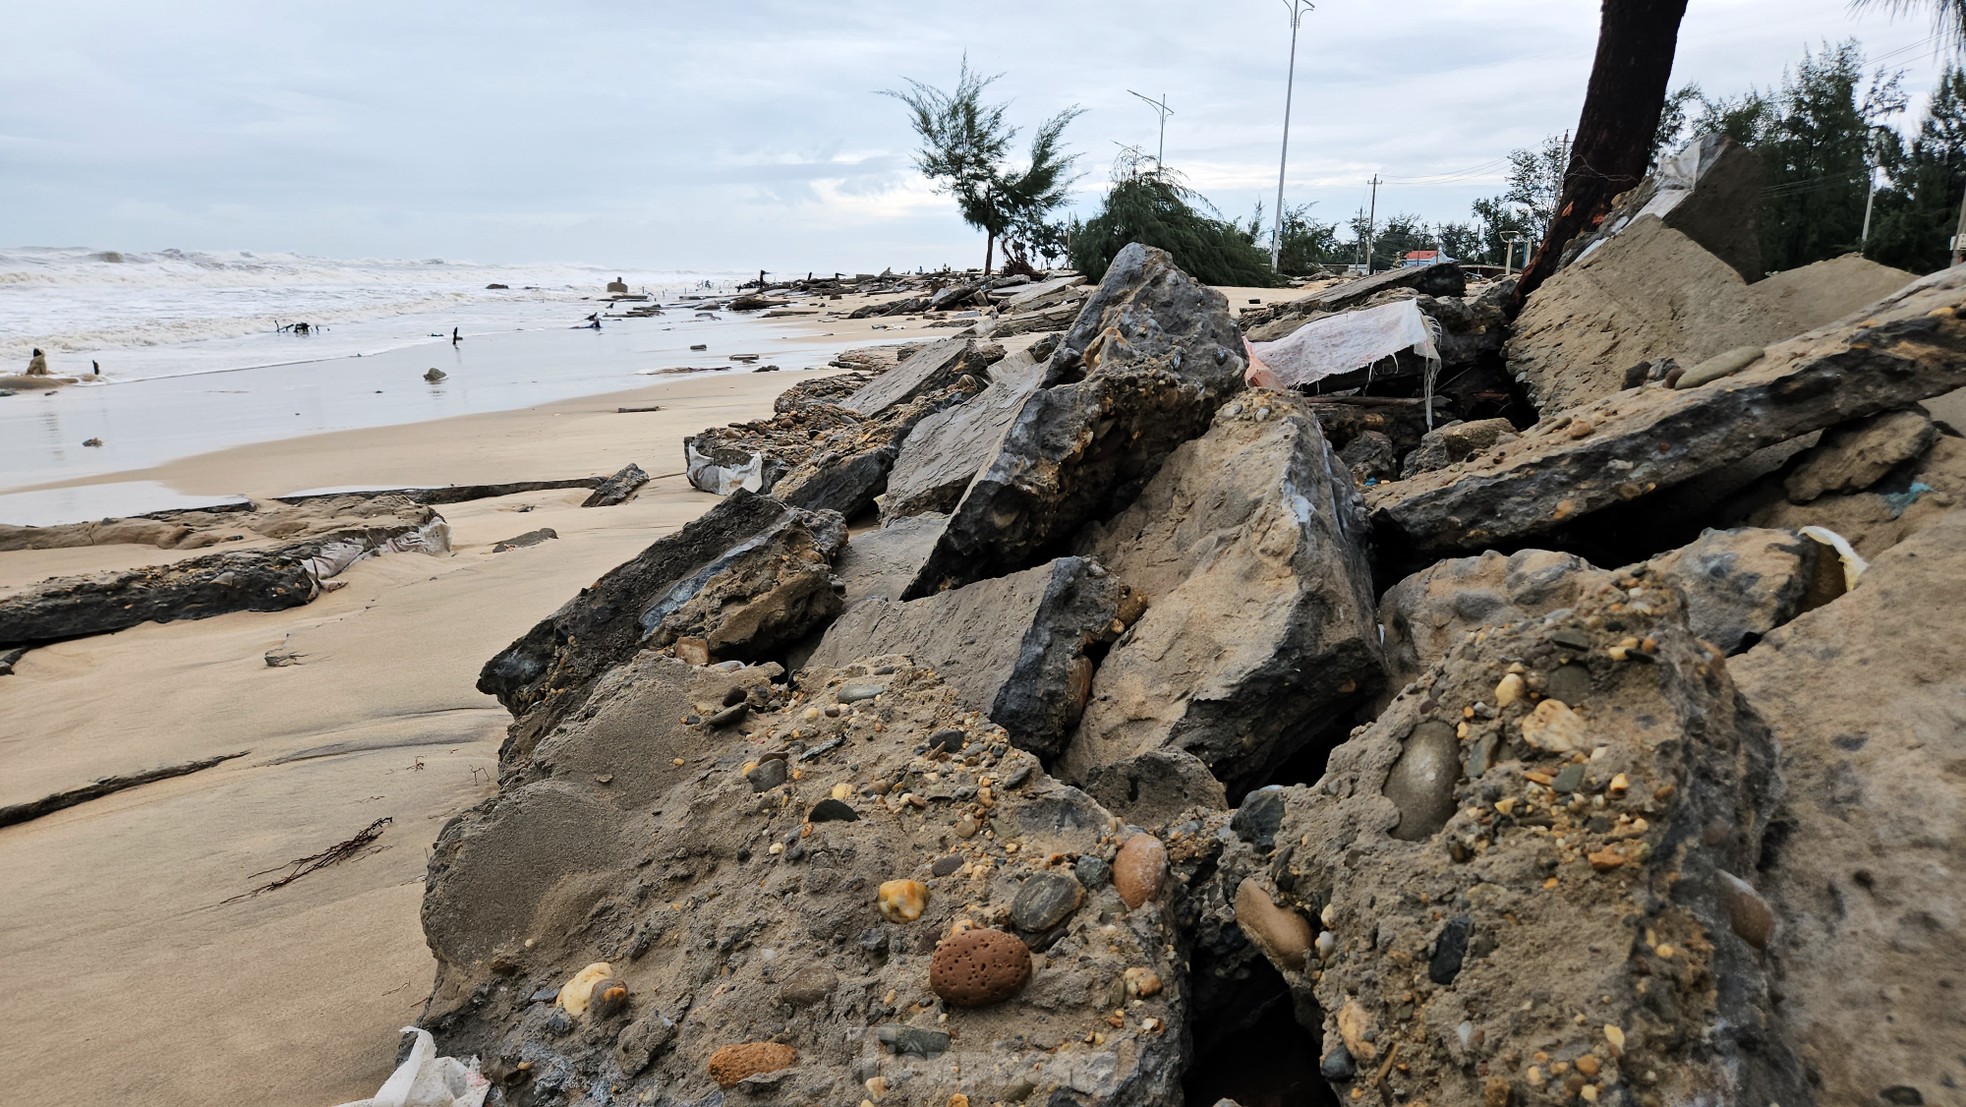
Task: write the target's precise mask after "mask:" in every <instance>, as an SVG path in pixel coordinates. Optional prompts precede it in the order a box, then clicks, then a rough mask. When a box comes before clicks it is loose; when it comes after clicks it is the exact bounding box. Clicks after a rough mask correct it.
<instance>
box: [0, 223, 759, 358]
mask: <svg viewBox="0 0 1966 1107" xmlns="http://www.w3.org/2000/svg"><path fill="white" fill-rule="evenodd" d="M616 277H622V278H624V279H626V280H627V281H628V282H629V284H630V286H631V287H635V288H643V287H646V288H650V289H653V290H679V289H682V288H687V287H695V286H698V285H700V284H701V283H703V282H705V281H708V282H710V283H711V284H712V285H713V286H725V287H727V286H728V285H729V284H730V283H732V282H733V281H735V280H737V279H739V278H738V276H737V274H734V273H724V272H690V271H681V270H656V271H642V272H640V273H637V272H636V271H635V270H632V269H630V270H621V269H607V268H602V267H600V266H596V265H585V264H543V265H491V264H481V263H477V262H470V261H453V260H449V259H444V258H426V259H422V260H416V261H408V260H400V259H390V258H357V259H335V258H321V257H312V256H308V255H304V254H285V253H256V252H251V251H244V250H237V251H197V250H179V249H166V250H157V251H134V250H116V249H104V248H101V247H82V246H75V247H35V246H30V247H10V248H0V366H4V365H5V364H6V363H8V362H11V361H14V360H20V359H25V358H26V357H27V355H28V352H29V351H30V350H31V349H34V348H40V349H44V350H46V351H48V352H49V353H50V354H51V355H59V354H70V355H82V356H89V357H94V356H96V355H112V354H114V353H116V352H119V351H143V350H154V349H155V348H158V347H179V346H185V345H187V344H196V343H210V342H213V341H215V340H223V339H238V338H244V337H247V336H251V335H256V334H270V333H272V332H273V331H274V330H275V328H276V327H277V326H278V325H279V324H282V323H291V322H295V321H304V322H307V323H309V324H312V325H314V326H317V327H318V326H322V325H325V326H327V327H329V328H331V329H332V328H334V327H336V326H346V325H349V324H354V323H363V322H373V321H379V320H388V319H391V318H394V317H408V316H425V315H433V314H438V313H442V314H444V315H445V316H446V319H445V320H444V324H445V325H446V326H447V327H448V326H465V327H470V326H474V325H475V326H500V327H510V326H515V325H516V326H521V327H523V326H526V325H528V320H532V319H536V320H537V325H541V326H546V325H553V324H554V323H556V322H558V317H559V315H560V314H561V312H560V311H559V310H558V309H557V308H556V307H555V306H554V305H557V304H564V303H567V302H570V301H577V300H580V299H583V298H591V297H596V296H600V295H602V294H603V292H604V289H605V287H606V283H607V282H608V281H610V280H613V279H615V278H616ZM493 284H497V285H503V286H506V287H505V288H501V289H490V288H487V287H486V286H487V285H493ZM400 337H401V336H400V335H398V336H394V338H392V339H390V340H392V341H393V340H395V339H398V338H400ZM380 340H382V339H381V337H380V336H368V337H364V338H363V341H367V342H371V343H373V342H375V341H380ZM218 353H219V352H218V351H214V354H215V355H216V354H218ZM118 360H127V359H118ZM174 360H175V361H177V362H182V361H183V360H184V359H183V358H177V359H174ZM194 360H199V359H194Z"/></svg>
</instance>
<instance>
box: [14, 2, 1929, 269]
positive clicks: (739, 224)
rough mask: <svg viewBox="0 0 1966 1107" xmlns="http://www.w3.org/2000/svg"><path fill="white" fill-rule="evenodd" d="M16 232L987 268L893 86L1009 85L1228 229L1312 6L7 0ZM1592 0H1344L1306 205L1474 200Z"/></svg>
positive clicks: (1720, 24)
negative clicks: (1164, 179)
mask: <svg viewBox="0 0 1966 1107" xmlns="http://www.w3.org/2000/svg"><path fill="white" fill-rule="evenodd" d="M5 3H6V8H7V9H8V10H7V14H6V17H5V20H4V22H5V24H6V25H7V27H8V35H7V38H8V51H7V53H8V57H7V63H6V65H5V66H0V246H19V245H38V246H87V247H91V248H98V249H114V250H123V251H141V250H157V249H163V248H166V247H176V248H181V249H196V250H235V249H236V250H253V251H262V252H265V251H286V252H295V253H305V254H313V255H319V256H325V257H339V258H358V257H388V258H428V257H443V258H448V259H452V260H472V261H480V262H504V263H519V262H547V261H555V262H587V263H593V264H599V265H606V266H614V267H619V268H622V269H623V270H624V271H626V272H634V271H650V270H676V269H711V270H746V271H748V270H756V269H759V268H764V269H769V270H771V271H773V272H778V273H786V274H789V273H793V272H804V271H808V270H819V271H827V272H830V271H833V270H844V271H847V272H856V271H861V272H871V271H878V270H879V269H881V268H884V267H889V266H892V267H894V268H896V269H903V268H907V269H912V268H915V267H917V266H930V267H935V266H940V265H943V264H951V265H958V266H973V265H979V264H981V262H982V254H983V239H982V235H981V234H980V233H979V232H976V231H974V230H972V229H970V228H968V227H967V226H965V225H964V224H963V222H962V220H961V218H960V217H959V216H958V215H957V213H956V209H955V206H954V204H953V202H951V201H950V200H949V199H948V198H947V197H946V196H941V195H938V194H936V193H935V192H934V190H933V189H932V188H931V187H930V185H929V183H928V182H927V181H925V180H924V179H923V178H922V177H921V176H920V175H919V174H917V173H916V172H915V171H914V170H913V168H912V167H911V154H912V151H913V149H914V135H913V132H912V131H911V130H910V129H909V127H908V123H907V119H906V117H905V115H904V113H903V109H902V107H901V105H900V104H898V103H897V102H895V101H894V100H891V99H888V98H886V97H883V96H881V95H879V92H880V91H881V90H882V89H888V88H894V87H898V86H899V85H900V84H901V81H902V78H904V77H905V78H914V79H917V80H921V81H924V82H926V83H929V84H932V85H938V86H941V87H948V86H950V85H952V84H953V83H954V80H955V76H956V73H957V71H958V68H959V66H960V65H961V64H962V61H963V59H964V57H965V56H967V58H968V59H969V62H970V63H971V64H972V65H973V66H974V67H976V68H977V69H980V70H982V71H984V72H988V73H1000V74H1002V76H1001V79H1000V80H998V81H997V83H996V84H995V85H994V86H993V87H992V90H991V91H992V93H994V94H996V95H998V96H1000V97H1001V98H1003V99H1007V100H1009V101H1010V102H1011V107H1010V112H1009V118H1010V120H1011V121H1012V122H1014V123H1017V124H1020V125H1022V126H1024V127H1025V129H1026V134H1027V135H1028V133H1029V131H1030V130H1031V129H1033V128H1034V127H1035V125H1036V124H1037V123H1038V122H1040V121H1041V120H1042V119H1044V118H1045V117H1046V116H1049V115H1051V114H1052V113H1054V112H1056V111H1058V110H1060V109H1062V108H1065V107H1067V106H1071V105H1077V106H1079V107H1081V108H1083V109H1084V114H1083V115H1081V116H1080V117H1079V118H1078V119H1077V120H1076V121H1074V122H1073V124H1072V125H1071V127H1070V129H1069V130H1068V131H1067V141H1068V144H1069V145H1070V146H1071V148H1073V149H1074V150H1076V151H1077V152H1078V153H1079V154H1080V162H1079V169H1080V171H1081V172H1082V174H1083V176H1082V177H1081V179H1080V180H1079V181H1078V183H1077V185H1076V186H1075V192H1074V197H1073V209H1074V210H1077V211H1079V212H1080V213H1082V214H1090V213H1091V212H1092V211H1094V210H1096V208H1097V204H1098V200H1099V197H1100V195H1101V193H1102V191H1103V188H1104V185H1105V183H1106V182H1107V180H1108V179H1109V176H1110V174H1111V171H1112V166H1113V162H1114V159H1115V157H1116V156H1117V155H1118V154H1119V153H1120V150H1121V145H1122V144H1132V145H1137V146H1142V147H1145V148H1147V149H1149V150H1151V149H1153V146H1154V143H1155V141H1156V138H1157V136H1156V127H1157V118H1156V113H1155V111H1154V110H1153V109H1152V108H1150V107H1148V106H1147V105H1146V104H1144V103H1142V102H1141V101H1139V100H1138V99H1136V98H1135V97H1134V96H1132V95H1130V94H1129V90H1133V91H1137V92H1140V93H1143V94H1145V95H1147V96H1149V97H1156V98H1157V97H1159V96H1161V95H1163V94H1164V95H1165V96H1166V97H1167V102H1168V105H1169V107H1171V108H1173V110H1174V114H1173V115H1172V117H1171V118H1169V120H1168V122H1167V132H1166V160H1167V164H1168V165H1169V166H1170V167H1171V168H1173V169H1176V170H1179V171H1180V172H1181V173H1182V174H1184V176H1185V177H1186V179H1187V181H1188V183H1189V184H1190V185H1192V186H1193V187H1194V188H1195V189H1196V190H1198V191H1199V192H1201V193H1202V194H1203V195H1205V196H1206V197H1208V198H1209V199H1210V200H1211V201H1212V202H1213V203H1214V204H1215V205H1216V206H1217V208H1218V209H1219V210H1220V211H1221V212H1222V213H1223V214H1225V215H1231V216H1240V217H1245V218H1246V217H1247V216H1248V215H1249V214H1250V213H1251V212H1252V211H1253V210H1254V208H1255V205H1256V203H1257V202H1258V201H1259V199H1260V200H1263V201H1264V203H1265V204H1266V205H1267V206H1273V205H1274V203H1275V199H1274V197H1275V191H1276V186H1277V160H1278V153H1279V149H1278V147H1279V141H1280V139H1281V137H1282V133H1283V126H1282V123H1283V119H1282V116H1283V107H1284V105H1283V101H1284V88H1285V74H1286V68H1287V66H1288V64H1289V53H1290V40H1291V36H1290V28H1289V17H1288V14H1287V11H1288V9H1287V7H1286V3H1287V0H1214V2H1212V3H1206V4H1196V3H1194V2H1193V0H1127V2H1123V3H1122V2H1114V0H1044V2H1034V0H996V2H995V3H991V4H981V5H979V4H971V3H947V2H942V0H906V2H902V0H872V2H862V0H855V2H852V3H835V4H815V3H790V2H781V0H750V2H748V3H745V4H723V3H716V2H712V3H700V2H699V3H690V4H678V3H672V2H668V0H654V2H649V3H640V4H636V3H621V2H618V0H617V2H610V3H588V2H585V0H561V2H558V3H551V4H549V3H542V2H540V0H530V2H526V3H511V2H506V0H476V2H473V3H468V4H466V3H453V2H450V0H393V2H389V3H379V2H372V0H336V2H333V3H317V4H307V5H300V4H268V3H265V2H264V0H254V2H251V3H247V2H219V0H173V2H172V3H170V4H158V3H155V2H154V0H126V2H120V3H118V2H109V0H62V2H61V3H58V4H29V3H27V2H26V0H5ZM1597 20H1598V5H1597V4H1596V3H1592V2H1590V0H1320V2H1319V3H1318V4H1317V6H1316V10H1315V11H1313V12H1310V13H1309V14H1307V15H1305V16H1304V17H1303V22H1302V25H1301V30H1300V32H1299V35H1298V40H1297V50H1296V81H1295V86H1294V89H1295V91H1294V94H1293V95H1294V100H1293V106H1292V111H1291V128H1290V151H1289V173H1288V178H1287V180H1286V182H1285V197H1286V202H1287V203H1288V204H1290V205H1296V204H1300V203H1305V202H1310V203H1313V204H1314V205H1315V207H1314V208H1313V215H1314V216H1316V217H1319V218H1323V219H1327V220H1333V221H1341V220H1343V219H1344V218H1346V217H1348V216H1349V215H1350V214H1351V213H1352V212H1354V211H1355V210H1357V209H1358V208H1360V207H1363V206H1364V205H1365V204H1366V203H1367V200H1368V186H1367V181H1368V180H1369V179H1370V178H1371V177H1372V176H1373V175H1374V174H1377V175H1378V176H1379V177H1381V179H1382V180H1383V181H1384V182H1385V183H1384V184H1382V185H1381V186H1380V189H1379V195H1378V209H1379V212H1380V213H1381V214H1382V215H1383V214H1386V213H1389V212H1407V213H1412V214H1415V215H1418V216H1420V217H1422V218H1424V219H1426V220H1428V221H1438V220H1447V219H1466V218H1468V205H1469V203H1470V202H1471V201H1472V200H1473V199H1475V198H1476V197H1479V196H1484V195H1489V194H1492V193H1495V192H1498V191H1500V188H1501V183H1502V168H1501V166H1502V159H1503V158H1504V157H1505V156H1506V155H1507V153H1508V152H1509V150H1510V149H1512V148H1515V147H1520V146H1530V145H1534V144H1536V143H1537V142H1539V141H1541V140H1542V139H1544V138H1545V137H1546V136H1549V135H1555V134H1559V133H1561V132H1563V131H1565V130H1568V129H1571V128H1573V127H1574V126H1575V125H1576V120H1577V115H1578V110H1579V108H1580V107H1581V105H1582V102H1583V93H1584V86H1585V82H1586V79H1587V78H1588V75H1589V72H1590V65H1591V59H1592V54H1593V50H1594V47H1595V42H1596V34H1597ZM1846 37H1856V38H1858V39H1860V40H1861V41H1862V42H1863V43H1864V45H1865V47H1866V48H1867V49H1868V50H1869V51H1870V53H1871V55H1872V56H1873V57H1874V58H1875V57H1878V56H1880V55H1887V56H1888V59H1889V63H1890V64H1891V65H1892V66H1894V67H1896V66H1902V67H1904V68H1906V69H1907V70H1908V73H1907V78H1906V85H1907V89H1908V90H1909V91H1911V92H1912V93H1913V94H1914V97H1915V99H1914V105H1913V111H1912V112H1911V113H1910V115H1911V117H1912V122H1914V123H1915V120H1916V117H1917V114H1918V112H1919V110H1920V108H1921V107H1922V101H1923V96H1924V94H1925V93H1926V92H1927V90H1929V89H1930V87H1931V85H1932V83H1933V81H1934V79H1935V78H1936V76H1937V74H1938V71H1939V69H1940V66H1941V64H1942V63H1943V59H1942V58H1940V57H1939V56H1938V55H1937V54H1936V53H1935V47H1934V40H1933V35H1932V28H1931V25H1930V23H1929V22H1928V21H1926V20H1924V19H1921V18H1915V17H1901V18H1899V19H1897V20H1892V19H1890V18H1888V17H1886V16H1885V15H1884V14H1881V13H1880V14H1872V15H1866V16H1863V17H1861V18H1860V17H1857V16H1854V15H1852V13H1851V12H1850V10H1849V7H1848V5H1847V3H1846V0H1692V2H1691V4H1690V7H1689V11H1688V13H1687V17H1686V20H1685V22H1684V24H1683V25H1682V27H1681V33H1680V43H1679V52H1678V57H1677V62H1676V65H1675V69H1674V75H1673V84H1674V86H1675V87H1677V86H1678V85H1681V84H1684V83H1687V82H1698V83H1699V84H1700V85H1701V86H1702V87H1704V88H1705V89H1706V90H1707V91H1708V92H1710V93H1716V94H1738V93H1740V92H1743V91H1746V90H1747V89H1748V88H1749V87H1750V86H1762V87H1766V86H1770V85H1774V84H1776V83H1778V82H1779V81H1780V79H1781V76H1782V72H1783V69H1784V67H1786V66H1790V65H1792V64H1793V63H1794V62H1795V61H1797V60H1798V59H1799V58H1800V57H1801V56H1802V53H1803V51H1804V50H1805V49H1809V48H1811V47H1815V46H1818V45H1820V44H1821V43H1822V42H1823V41H1825V40H1831V41H1835V40H1840V39H1843V38H1846Z"/></svg>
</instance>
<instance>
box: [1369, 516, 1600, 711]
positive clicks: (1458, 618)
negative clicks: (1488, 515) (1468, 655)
mask: <svg viewBox="0 0 1966 1107" xmlns="http://www.w3.org/2000/svg"><path fill="white" fill-rule="evenodd" d="M1609 579H1610V574H1608V573H1606V572H1604V571H1603V570H1601V569H1598V568H1596V567H1595V566H1593V565H1592V564H1591V563H1590V562H1588V561H1585V560H1584V559H1583V558H1581V557H1578V556H1576V555H1575V554H1568V553H1558V552H1556V551H1554V550H1517V551H1516V552H1514V553H1512V554H1502V553H1499V552H1497V551H1495V550H1487V551H1485V552H1483V553H1482V554H1480V555H1479V556H1477V557H1462V558H1454V559H1450V560H1447V561H1440V562H1436V563H1434V564H1433V565H1430V566H1428V567H1427V568H1425V569H1422V570H1420V571H1419V572H1417V573H1414V574H1413V575H1411V576H1409V577H1407V578H1406V579H1405V580H1402V581H1400V582H1399V583H1398V584H1395V585H1393V586H1392V587H1391V588H1388V589H1387V590H1386V594H1385V595H1384V596H1382V597H1380V599H1379V622H1380V624H1381V625H1382V626H1383V627H1384V629H1385V635H1384V649H1385V659H1386V689H1387V691H1388V692H1389V693H1390V692H1398V691H1399V690H1400V689H1401V688H1404V687H1406V685H1407V684H1408V683H1409V682H1411V681H1413V680H1415V679H1416V678H1418V677H1419V676H1420V675H1421V674H1422V673H1424V672H1426V671H1427V669H1428V668H1429V667H1431V666H1432V665H1433V664H1434V663H1435V662H1437V661H1439V660H1440V659H1441V658H1443V657H1446V656H1447V654H1448V651H1450V650H1452V649H1453V648H1454V647H1455V646H1457V645H1459V644H1460V643H1461V641H1462V640H1463V639H1465V638H1466V637H1467V636H1468V635H1470V634H1473V633H1474V632H1476V631H1478V630H1480V629H1482V628H1483V627H1489V626H1502V625H1505V624H1508V623H1514V622H1520V621H1522V620H1524V619H1533V618H1540V617H1542V616H1544V615H1548V614H1549V613H1551V612H1553V611H1559V610H1563V609H1566V608H1569V607H1571V606H1572V605H1574V604H1575V603H1576V602H1577V597H1578V596H1579V595H1581V594H1582V593H1583V592H1584V591H1585V590H1586V589H1589V588H1594V587H1596V586H1598V585H1600V584H1602V583H1604V582H1605V581H1607V580H1609Z"/></svg>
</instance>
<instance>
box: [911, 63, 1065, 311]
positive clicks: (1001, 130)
mask: <svg viewBox="0 0 1966 1107" xmlns="http://www.w3.org/2000/svg"><path fill="white" fill-rule="evenodd" d="M999 76H1002V74H997V75H995V76H988V77H986V76H984V75H982V74H981V73H977V72H976V71H974V70H972V69H970V67H969V59H967V58H964V59H963V64H962V69H961V71H960V72H959V73H958V74H957V77H956V87H955V89H954V90H953V91H950V92H944V91H942V90H941V89H938V88H933V87H931V86H929V85H925V84H923V83H921V82H920V81H916V80H912V79H909V78H905V77H904V78H902V79H903V80H904V81H907V84H908V87H907V88H905V89H888V90H885V91H884V92H882V95H883V96H892V97H894V98H895V99H896V100H899V101H901V102H902V103H903V104H905V105H907V107H908V116H909V118H908V122H909V123H910V124H911V125H913V127H914V128H915V134H916V135H917V136H919V137H920V138H921V141H922V145H921V149H919V150H917V151H915V168H917V169H919V170H921V172H922V175H923V176H925V177H927V178H928V179H929V180H931V181H933V182H935V185H936V187H937V189H939V190H940V191H943V192H947V193H948V194H949V195H951V196H953V197H955V199H956V206H957V208H958V209H959V210H960V211H961V212H962V217H963V220H964V221H965V222H967V223H968V224H969V225H970V226H972V227H975V228H976V229H978V230H980V231H982V232H983V233H984V235H985V236H986V240H985V244H984V248H983V272H984V273H985V274H986V275H987V274H988V273H989V272H990V267H991V265H992V264H993V263H994V262H995V260H996V248H997V240H998V239H1000V238H1002V237H1004V235H1005V234H1006V233H1008V232H1011V231H1012V230H1014V229H1016V228H1020V227H1033V226H1037V225H1040V224H1042V223H1043V220H1044V216H1045V214H1046V213H1048V212H1050V211H1052V210H1054V209H1056V208H1057V207H1058V206H1059V205H1060V204H1063V203H1064V202H1065V196H1066V191H1067V189H1068V188H1069V187H1070V186H1071V183H1072V177H1071V172H1072V163H1073V162H1074V161H1075V160H1077V159H1076V156H1075V155H1072V154H1067V153H1066V152H1065V148H1064V145H1063V142H1062V140H1063V138H1064V134H1065V128H1066V126H1067V125H1069V124H1070V123H1071V122H1072V120H1073V119H1075V118H1077V117H1078V115H1079V113H1080V111H1081V110H1082V109H1080V108H1077V107H1071V108H1067V109H1065V110H1064V111H1061V112H1059V113H1058V114H1057V115H1054V116H1052V117H1051V118H1050V119H1047V120H1045V121H1044V122H1043V123H1041V124H1039V126H1038V129H1037V131H1036V133H1034V134H1033V135H1032V136H1031V151H1030V156H1029V157H1028V158H1027V159H1026V161H1025V163H1024V164H1023V165H1022V166H1018V165H1015V164H1013V163H1012V162H1011V160H1010V146H1011V142H1012V141H1013V140H1014V139H1016V137H1017V132H1018V129H1017V128H1016V127H1013V126H1011V125H1010V124H1009V123H1007V122H1006V121H1005V120H1004V112H1005V109H1007V108H1008V107H1009V106H1010V105H1008V104H990V103H985V102H984V100H983V94H984V92H985V91H986V90H988V89H989V87H990V85H992V84H993V83H995V82H996V80H997V77H999Z"/></svg>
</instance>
